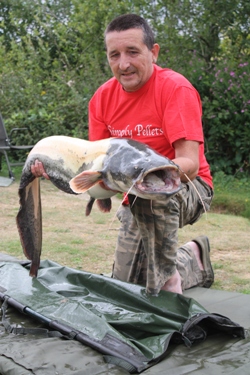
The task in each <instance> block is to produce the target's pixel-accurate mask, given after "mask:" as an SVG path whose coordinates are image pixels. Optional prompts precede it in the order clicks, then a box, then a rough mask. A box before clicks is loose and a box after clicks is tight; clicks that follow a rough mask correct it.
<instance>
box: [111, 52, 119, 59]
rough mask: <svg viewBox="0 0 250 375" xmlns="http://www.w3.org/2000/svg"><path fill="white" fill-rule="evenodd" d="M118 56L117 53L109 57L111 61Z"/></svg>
mask: <svg viewBox="0 0 250 375" xmlns="http://www.w3.org/2000/svg"><path fill="white" fill-rule="evenodd" d="M118 56H119V53H113V54H112V55H110V58H111V59H115V58H117V57H118Z"/></svg>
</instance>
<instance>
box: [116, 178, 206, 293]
mask: <svg viewBox="0 0 250 375" xmlns="http://www.w3.org/2000/svg"><path fill="white" fill-rule="evenodd" d="M182 185H183V186H182V189H181V190H180V191H179V192H178V193H177V194H176V195H174V196H172V197H171V198H166V199H163V200H157V201H153V200H152V201H150V200H146V199H141V198H138V197H135V196H133V195H129V202H130V206H121V208H120V209H119V210H118V213H117V216H118V219H119V220H120V222H121V227H120V229H119V235H118V240H117V246H116V251H115V260H114V266H113V277H114V278H116V279H119V280H122V281H127V282H131V283H135V284H140V285H144V286H146V288H147V292H148V293H151V294H158V292H159V291H160V289H161V288H162V287H163V285H164V284H165V283H166V281H167V280H168V279H169V278H170V277H171V276H172V275H173V274H174V273H175V272H176V269H178V271H179V273H180V275H181V280H182V290H185V289H188V288H191V287H193V286H202V285H201V284H202V272H201V271H200V269H199V266H198V263H197V260H196V258H195V256H194V254H193V252H192V250H191V248H190V247H189V245H188V244H186V245H183V246H181V247H180V248H178V229H179V228H182V227H183V226H185V225H187V224H193V223H195V222H196V221H197V220H198V219H199V218H200V217H201V215H202V213H204V206H205V210H206V211H208V210H209V209H210V204H211V201H212V196H213V191H212V189H211V188H210V187H209V186H208V185H207V184H206V183H205V182H204V181H203V180H202V179H201V178H200V177H196V179H195V180H194V181H192V183H190V182H188V183H183V184H182ZM194 186H195V187H194ZM196 190H197V191H198V192H199V195H200V197H199V195H198V194H197V191H196ZM202 202H203V203H202Z"/></svg>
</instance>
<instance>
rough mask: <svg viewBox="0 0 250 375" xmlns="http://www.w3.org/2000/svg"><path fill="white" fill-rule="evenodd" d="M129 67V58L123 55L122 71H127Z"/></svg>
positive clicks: (120, 66) (120, 64) (120, 63)
mask: <svg viewBox="0 0 250 375" xmlns="http://www.w3.org/2000/svg"><path fill="white" fill-rule="evenodd" d="M129 67H130V60H129V57H128V56H126V55H123V54H121V56H120V61H119V68H120V70H127V69H128V68H129Z"/></svg>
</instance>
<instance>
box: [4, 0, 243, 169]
mask: <svg viewBox="0 0 250 375" xmlns="http://www.w3.org/2000/svg"><path fill="white" fill-rule="evenodd" d="M127 12H134V13H138V14H140V15H142V16H144V17H145V18H146V19H147V20H148V21H149V23H150V24H151V25H152V27H153V29H154V31H155V35H156V40H157V42H158V43H159V44H160V45H161V53H160V58H159V64H160V65H162V66H168V67H170V68H173V69H174V70H177V71H179V72H181V73H183V74H184V75H185V76H186V77H187V78H188V79H189V80H190V81H191V82H192V83H193V85H194V86H195V87H196V88H197V89H198V91H199V93H200V95H201V97H202V101H203V108H204V133H205V137H206V150H207V158H208V160H209V162H210V163H211V165H212V170H213V171H218V170H222V171H224V172H226V173H234V172H235V171H236V170H238V169H239V168H241V167H242V168H243V169H244V170H245V171H249V168H250V167H249V164H250V160H249V151H248V150H249V142H250V141H249V139H250V134H249V133H250V124H249V99H248V97H247V92H249V65H247V62H248V61H249V52H250V48H249V42H250V38H249V22H250V21H249V19H250V17H249V15H250V3H249V2H245V1H238V0H226V1H224V0H197V1H195V2H194V1H192V0H178V1H177V0H175V1H172V0H171V1H170V0H159V1H146V0H128V1H126V2H125V1H120V0H113V1H111V0H105V1H104V0H98V1H97V0H92V1H86V0H33V1H28V0H24V1H20V0H3V1H2V3H1V8H0V77H1V80H0V90H1V96H0V111H1V112H2V115H3V117H4V120H5V123H6V125H7V129H10V128H12V127H18V126H19V127H24V126H25V127H27V128H28V129H29V132H27V136H26V138H25V140H24V141H25V143H35V142H36V141H38V140H39V139H40V138H42V137H45V136H48V135H52V134H65V135H70V136H74V137H81V138H87V136H88V134H87V132H88V129H87V123H88V113H87V112H88V102H89V99H90V98H91V96H92V95H93V93H94V91H95V90H96V89H97V87H98V86H99V85H100V84H101V83H102V82H104V81H105V80H107V79H108V78H109V77H110V75H111V74H110V70H109V67H108V65H107V62H106V56H105V51H104V46H103V32H104V30H105V27H106V25H107V24H108V22H109V21H110V20H111V19H112V18H114V17H115V16H117V15H119V14H122V13H127ZM218 14H219V15H220V18H219V20H218ZM232 72H233V73H234V75H232ZM230 73H231V75H230ZM230 80H231V81H230ZM28 134H29V135H28ZM19 141H21V140H20V139H19Z"/></svg>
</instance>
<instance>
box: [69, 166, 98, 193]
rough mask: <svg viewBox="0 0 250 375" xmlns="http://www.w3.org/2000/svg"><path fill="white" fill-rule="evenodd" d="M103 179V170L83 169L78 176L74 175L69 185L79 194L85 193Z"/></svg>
mask: <svg viewBox="0 0 250 375" xmlns="http://www.w3.org/2000/svg"><path fill="white" fill-rule="evenodd" d="M101 179H102V174H101V172H96V171H83V172H81V173H80V174H78V175H77V176H75V177H73V178H72V179H71V180H70V182H69V185H70V187H71V189H72V190H73V191H74V192H75V193H78V194H81V193H85V192H86V191H88V190H89V189H91V188H92V187H93V186H95V185H96V184H98V183H99V182H100V181H101Z"/></svg>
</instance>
